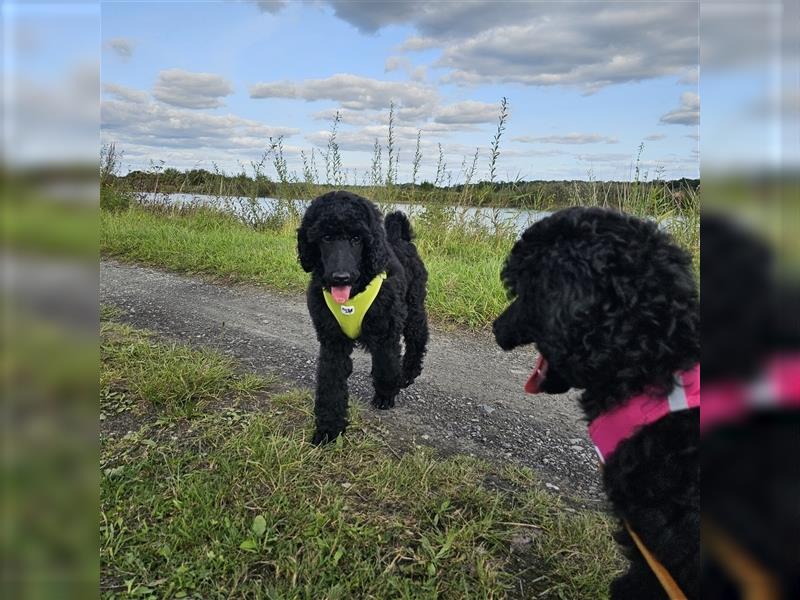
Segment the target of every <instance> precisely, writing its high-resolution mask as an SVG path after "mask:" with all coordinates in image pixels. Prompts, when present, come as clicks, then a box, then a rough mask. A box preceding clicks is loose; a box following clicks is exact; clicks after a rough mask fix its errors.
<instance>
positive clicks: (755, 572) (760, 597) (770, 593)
mask: <svg viewBox="0 0 800 600" xmlns="http://www.w3.org/2000/svg"><path fill="white" fill-rule="evenodd" d="M702 522H703V525H702V527H703V544H704V545H705V546H706V547H707V548H708V550H709V551H710V553H711V554H712V555H713V556H714V558H716V559H717V561H718V562H719V564H720V565H721V566H722V568H723V569H725V572H726V573H727V574H728V576H729V577H730V578H731V579H732V580H733V581H735V582H736V584H737V585H738V586H739V590H740V591H741V592H742V600H777V599H778V598H782V597H783V594H782V592H781V586H780V585H779V584H778V581H777V580H776V579H775V577H774V576H773V575H772V574H771V573H769V572H768V571H767V570H766V569H764V568H763V567H762V566H761V565H760V564H758V562H757V561H756V560H755V559H753V557H751V556H750V555H749V554H748V553H747V552H746V551H745V550H744V549H743V548H742V547H741V546H740V545H739V544H737V543H736V542H734V541H733V540H732V539H731V538H730V537H728V535H727V534H725V533H724V532H723V531H722V530H721V529H720V528H719V527H717V526H716V525H714V524H713V523H711V522H709V520H708V519H707V518H705V517H703V521H702Z"/></svg>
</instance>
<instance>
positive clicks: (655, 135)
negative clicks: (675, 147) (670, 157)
mask: <svg viewBox="0 0 800 600" xmlns="http://www.w3.org/2000/svg"><path fill="white" fill-rule="evenodd" d="M666 137H667V136H666V135H664V134H663V133H651V134H650V135H646V136H644V141H645V142H657V141H658V140H663V139H664V138H666Z"/></svg>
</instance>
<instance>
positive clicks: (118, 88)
mask: <svg viewBox="0 0 800 600" xmlns="http://www.w3.org/2000/svg"><path fill="white" fill-rule="evenodd" d="M103 93H105V94H109V95H111V96H113V97H114V98H116V99H117V100H123V101H125V102H132V103H134V104H144V103H145V102H147V101H148V99H149V96H148V94H147V92H145V91H142V90H134V89H132V88H129V87H125V86H124V85H118V84H116V83H104V84H103Z"/></svg>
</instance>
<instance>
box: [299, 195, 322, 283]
mask: <svg viewBox="0 0 800 600" xmlns="http://www.w3.org/2000/svg"><path fill="white" fill-rule="evenodd" d="M316 213H317V209H316V206H315V205H314V203H312V204H311V206H309V207H308V209H307V210H306V214H305V215H303V220H302V221H301V222H300V227H298V228H297V257H298V258H299V259H300V266H301V267H303V270H304V271H305V272H306V273H311V271H313V270H314V268H315V267H316V266H317V265H318V264H319V262H320V256H319V247H318V246H317V244H316V243H315V242H312V241H311V240H309V238H308V234H309V230H310V229H311V224H312V223H313V222H314V220H315V219H316Z"/></svg>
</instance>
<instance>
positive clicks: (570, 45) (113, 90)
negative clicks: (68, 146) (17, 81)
mask: <svg viewBox="0 0 800 600" xmlns="http://www.w3.org/2000/svg"><path fill="white" fill-rule="evenodd" d="M498 4H499V3H496V2H495V3H491V2H474V3H466V2H430V3H425V2H414V3H410V2H409V3H403V2H393V3H365V2H345V1H343V0H329V1H326V0H308V1H296V2H281V1H276V2H217V3H206V2H202V3H201V2H190V3H179V2H176V3H142V2H136V3H104V4H103V6H102V48H103V50H102V63H101V81H102V85H103V101H102V111H101V114H102V138H103V141H104V142H110V141H114V142H117V144H118V145H119V147H120V148H121V149H122V150H123V151H124V152H125V164H126V166H127V167H129V168H143V167H146V166H147V165H148V164H149V161H151V160H153V161H161V160H163V161H165V164H166V165H168V166H174V167H177V168H191V167H193V166H201V167H205V168H211V166H212V162H213V163H216V164H217V165H218V166H219V167H221V168H223V169H225V170H226V171H229V172H238V171H239V170H241V166H242V165H249V163H250V161H252V160H257V159H258V158H259V157H260V155H261V154H262V153H263V151H264V149H265V148H266V147H267V145H268V143H269V142H268V138H269V137H270V136H273V137H275V136H279V135H283V136H284V145H285V148H286V153H287V160H288V163H289V169H290V170H294V171H297V172H298V173H300V171H301V162H300V154H299V152H300V150H303V151H304V152H305V153H306V154H307V155H310V153H311V150H312V148H314V152H315V154H317V164H318V167H319V166H321V165H322V159H321V156H320V155H319V153H320V152H323V151H324V150H325V146H326V141H327V131H328V130H329V128H330V117H331V115H332V114H333V113H334V112H335V111H336V110H339V111H341V114H342V118H343V122H342V124H341V126H340V130H339V138H338V140H339V145H340V148H341V149H342V152H343V159H344V161H343V162H344V166H345V167H346V168H347V169H348V176H349V178H350V180H351V181H353V180H355V181H358V182H361V180H362V179H363V178H364V177H365V176H366V175H367V171H368V170H369V168H370V163H371V155H372V153H371V150H370V149H371V147H372V145H373V144H374V141H375V138H376V137H378V139H379V142H380V143H381V144H382V145H383V146H385V145H386V131H387V125H386V123H387V115H388V111H389V103H390V102H394V103H395V106H396V112H397V115H396V121H397V122H396V130H395V134H396V138H397V145H398V146H399V148H400V164H399V175H400V180H407V179H409V178H410V169H411V161H412V158H413V154H414V146H415V142H416V135H417V131H418V130H420V129H421V130H422V137H421V139H422V153H423V160H422V168H421V176H420V178H421V179H429V180H432V179H433V177H434V173H435V170H436V156H437V154H438V144H439V143H441V144H442V147H443V149H444V152H445V154H446V160H447V167H448V170H449V171H450V174H451V177H452V181H453V182H458V181H461V180H462V179H463V172H462V169H461V165H462V162H463V161H464V157H465V156H468V157H471V156H472V154H474V152H475V149H476V148H478V149H479V152H480V154H479V160H478V178H484V177H486V176H487V171H488V159H489V144H490V141H491V138H492V136H493V134H494V130H495V126H496V122H497V113H498V107H499V101H500V99H501V98H502V97H503V96H506V97H507V98H508V99H509V104H510V118H509V121H508V123H507V128H506V131H505V132H504V134H503V140H502V143H501V154H500V160H499V163H498V176H499V178H500V179H517V178H521V179H573V178H575V179H586V178H587V177H589V176H590V173H591V176H594V177H596V178H598V179H629V178H630V176H631V164H632V161H633V159H634V157H635V156H636V153H637V149H638V146H639V144H640V143H642V142H643V143H644V152H643V154H642V161H643V162H642V165H643V170H644V171H648V172H649V176H650V177H654V176H655V174H656V171H657V170H663V176H664V177H665V178H678V177H684V176H685V177H697V176H698V170H699V157H698V153H697V145H698V121H699V99H698V96H697V87H698V83H697V79H698V77H697V71H698V70H697V53H698V43H697V35H698V20H697V4H696V3H695V2H664V3H652V2H647V3H636V2H619V3H615V2H603V3H597V4H594V3H587V2H581V3H567V2H558V3H547V2H527V3H526V2H514V3H508V4H506V5H504V6H499V5H498ZM383 153H384V162H385V157H386V148H385V147H384V149H383ZM320 170H321V171H324V169H320ZM384 170H385V165H384Z"/></svg>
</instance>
